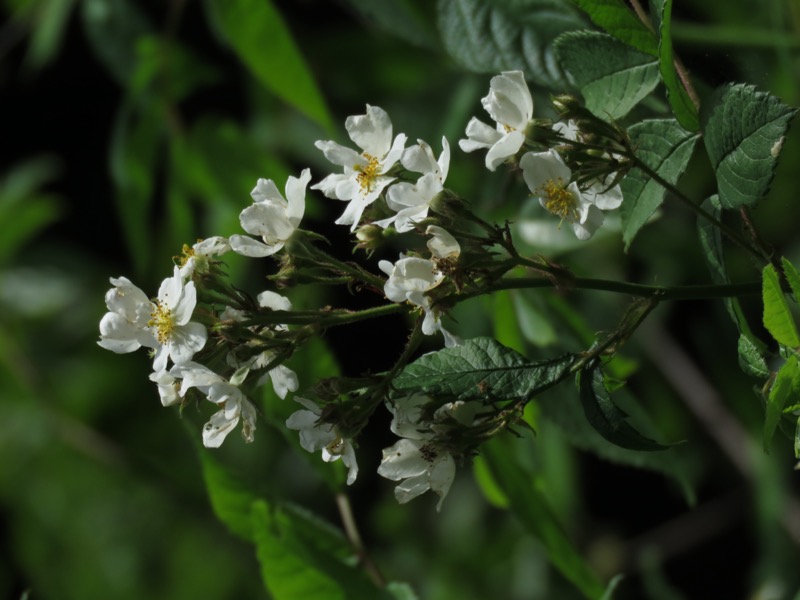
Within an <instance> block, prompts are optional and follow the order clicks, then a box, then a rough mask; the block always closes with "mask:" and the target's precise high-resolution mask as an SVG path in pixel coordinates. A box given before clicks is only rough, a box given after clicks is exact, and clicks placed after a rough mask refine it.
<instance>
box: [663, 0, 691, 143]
mask: <svg viewBox="0 0 800 600" xmlns="http://www.w3.org/2000/svg"><path fill="white" fill-rule="evenodd" d="M660 15H661V25H660V27H659V41H658V65H659V69H660V70H661V78H662V79H663V80H664V86H666V88H667V100H669V104H670V106H671V107H672V113H673V114H674V115H675V118H676V119H677V120H678V123H680V124H681V125H682V126H683V128H684V129H688V130H689V131H697V130H698V129H700V120H699V117H698V114H697V106H696V105H695V103H694V102H693V101H692V99H691V97H689V93H688V92H687V91H686V88H684V87H683V84H682V83H681V80H680V78H679V77H678V71H677V70H676V68H675V55H674V54H673V52H672V31H671V29H672V0H666V1H665V2H664V4H663V6H662V7H661V11H660Z"/></svg>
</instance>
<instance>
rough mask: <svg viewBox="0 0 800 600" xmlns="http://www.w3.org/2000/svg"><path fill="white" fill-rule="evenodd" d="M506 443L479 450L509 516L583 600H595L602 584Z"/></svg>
mask: <svg viewBox="0 0 800 600" xmlns="http://www.w3.org/2000/svg"><path fill="white" fill-rule="evenodd" d="M508 444H509V440H507V439H499V438H494V439H492V440H491V441H490V442H488V443H487V444H484V446H483V447H482V448H481V454H482V455H483V456H484V457H485V459H486V462H487V464H488V465H489V469H490V471H491V473H492V475H493V477H494V478H495V479H496V481H497V482H498V485H499V486H500V488H501V489H502V490H503V491H504V492H505V494H506V495H507V496H508V499H509V502H510V507H511V510H512V511H513V513H514V514H515V515H516V516H517V518H518V519H519V520H520V522H521V523H522V525H523V527H525V529H526V530H527V531H528V532H529V533H531V534H532V535H533V536H535V537H536V538H537V539H538V540H539V541H541V543H542V545H543V546H544V548H545V550H546V551H547V556H548V558H549V559H550V561H551V562H552V563H553V565H554V566H555V567H556V568H557V569H558V570H559V571H561V573H562V574H563V575H564V577H566V578H567V579H568V580H569V581H571V582H572V583H573V585H575V587H577V588H578V589H579V590H580V591H581V592H582V593H583V595H584V596H585V597H586V598H591V599H593V600H599V599H600V598H601V597H602V596H603V593H604V588H605V586H603V584H602V583H601V582H600V580H599V579H598V577H597V575H595V574H594V573H593V572H592V571H591V569H590V568H589V567H588V565H587V564H586V562H585V561H584V559H583V558H582V557H581V555H580V554H579V553H578V552H577V550H576V549H575V547H574V546H573V544H572V542H571V541H570V540H569V538H568V537H567V535H566V534H565V533H564V530H563V528H562V526H561V524H560V523H559V522H558V519H557V518H556V515H555V513H554V511H553V509H552V508H551V507H550V505H549V504H548V502H547V499H546V498H545V497H544V496H543V495H542V493H541V492H540V491H539V490H538V489H536V486H535V485H534V484H533V481H532V478H531V476H530V474H529V473H527V472H526V471H525V470H524V469H523V468H522V467H521V466H520V464H519V463H518V461H517V459H516V458H515V456H514V453H513V452H511V451H510V450H509V448H508V447H507V446H508Z"/></svg>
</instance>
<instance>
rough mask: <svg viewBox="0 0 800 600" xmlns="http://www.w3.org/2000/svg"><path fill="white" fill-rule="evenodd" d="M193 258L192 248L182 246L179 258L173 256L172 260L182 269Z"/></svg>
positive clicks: (185, 245) (187, 245)
mask: <svg viewBox="0 0 800 600" xmlns="http://www.w3.org/2000/svg"><path fill="white" fill-rule="evenodd" d="M193 256H194V248H192V247H191V246H190V245H189V244H184V245H183V248H181V254H180V256H175V257H174V260H175V262H176V263H177V265H178V266H179V267H183V266H184V265H186V263H187V262H189V259H190V258H192V257H193Z"/></svg>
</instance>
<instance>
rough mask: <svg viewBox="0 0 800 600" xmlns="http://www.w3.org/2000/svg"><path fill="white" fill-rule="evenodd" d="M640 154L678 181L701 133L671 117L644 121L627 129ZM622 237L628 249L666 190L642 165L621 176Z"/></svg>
mask: <svg viewBox="0 0 800 600" xmlns="http://www.w3.org/2000/svg"><path fill="white" fill-rule="evenodd" d="M628 133H629V134H630V136H631V140H632V141H633V147H634V148H636V154H637V156H638V157H639V158H640V159H641V160H642V161H643V162H644V163H645V164H646V165H647V166H648V167H649V168H650V169H652V170H654V171H655V172H656V173H658V175H659V176H660V177H662V178H663V179H665V180H666V181H668V182H669V183H671V184H676V183H677V182H678V179H680V176H681V175H682V174H683V171H684V170H685V169H686V165H687V164H688V163H689V159H690V158H691V156H692V152H693V150H694V146H695V144H696V143H697V139H698V137H699V136H698V135H697V134H696V133H691V132H689V131H686V130H685V129H683V128H682V127H681V126H680V125H679V124H678V122H677V121H674V120H672V119H656V120H650V121H642V122H641V123H637V124H636V125H634V126H633V127H631V128H630V129H629V130H628ZM621 187H622V196H623V201H622V206H621V207H620V216H621V218H622V238H623V240H624V241H625V249H626V250H627V249H628V248H629V247H630V245H631V242H633V238H634V237H636V234H637V233H638V232H639V230H640V229H641V228H642V227H643V226H644V224H645V223H646V222H647V220H648V219H649V218H650V217H651V216H652V215H653V213H654V212H655V211H656V209H658V207H659V206H661V203H662V202H663V201H664V197H665V195H666V190H665V189H664V188H663V187H662V186H661V185H660V184H659V183H658V182H656V181H655V180H653V179H652V178H650V176H648V175H647V173H645V172H644V171H642V170H641V169H632V170H631V171H630V173H628V176H627V177H625V179H623V180H622V183H621Z"/></svg>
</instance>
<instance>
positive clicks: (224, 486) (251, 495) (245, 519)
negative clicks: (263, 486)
mask: <svg viewBox="0 0 800 600" xmlns="http://www.w3.org/2000/svg"><path fill="white" fill-rule="evenodd" d="M198 452H199V453H200V462H201V464H202V467H203V479H205V482H206V489H207V490H208V497H209V499H210V500H211V508H213V509H214V514H215V515H217V518H218V519H219V520H220V521H222V523H224V524H225V526H226V527H227V528H228V529H229V530H230V531H231V532H232V533H234V534H235V535H237V536H239V537H241V538H243V539H246V540H250V541H253V525H252V521H251V517H250V507H251V506H252V505H253V502H254V501H256V500H257V499H258V496H257V495H256V494H255V492H253V491H252V490H250V489H249V488H248V487H247V486H246V485H245V484H244V482H242V481H241V480H240V479H237V478H236V477H235V476H234V475H233V474H231V472H230V471H229V470H228V469H226V468H225V467H224V466H223V465H222V464H220V463H219V462H218V461H217V459H216V458H214V457H213V456H212V455H211V452H212V451H209V450H208V449H206V448H198Z"/></svg>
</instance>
